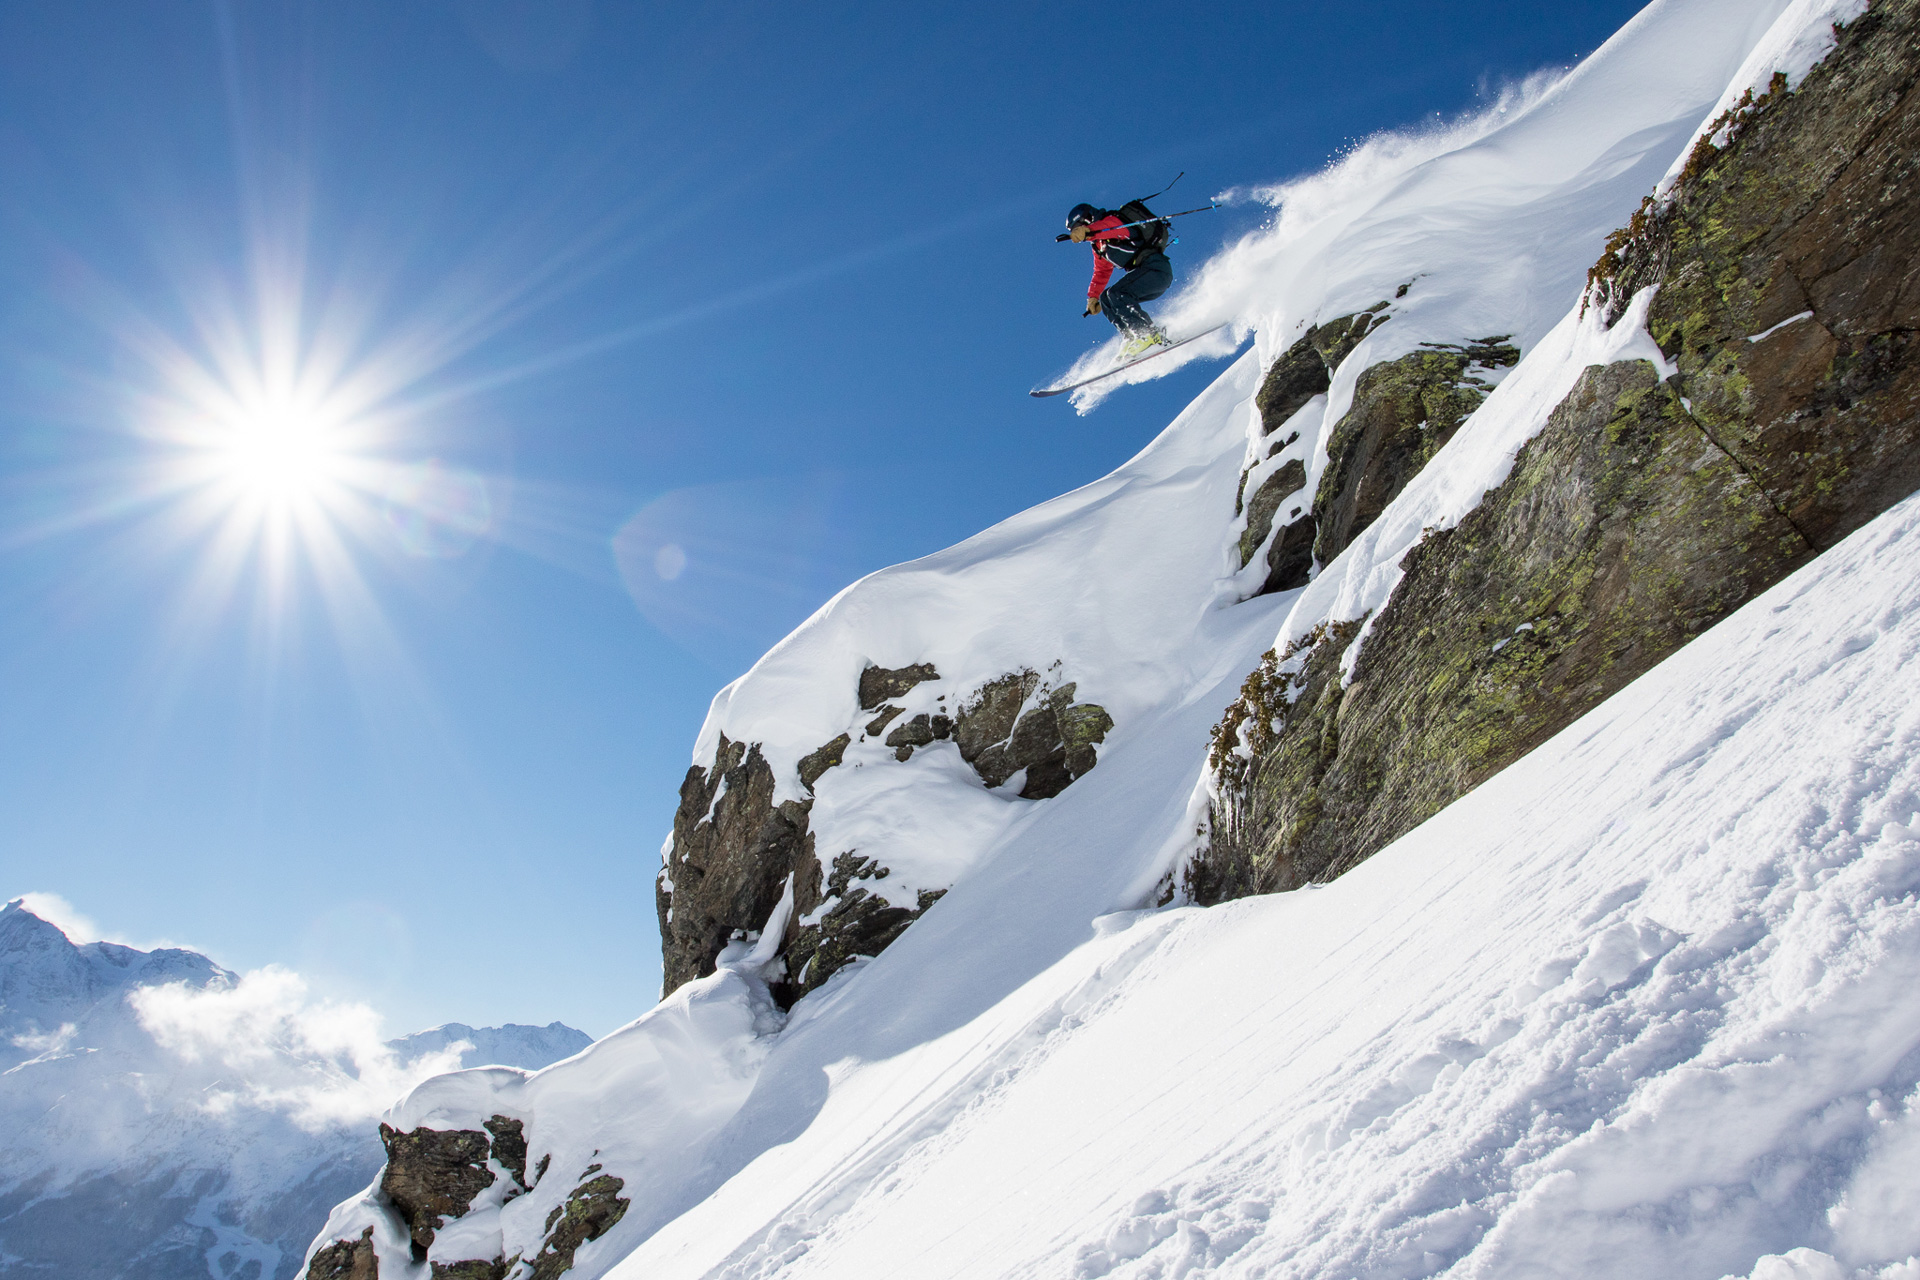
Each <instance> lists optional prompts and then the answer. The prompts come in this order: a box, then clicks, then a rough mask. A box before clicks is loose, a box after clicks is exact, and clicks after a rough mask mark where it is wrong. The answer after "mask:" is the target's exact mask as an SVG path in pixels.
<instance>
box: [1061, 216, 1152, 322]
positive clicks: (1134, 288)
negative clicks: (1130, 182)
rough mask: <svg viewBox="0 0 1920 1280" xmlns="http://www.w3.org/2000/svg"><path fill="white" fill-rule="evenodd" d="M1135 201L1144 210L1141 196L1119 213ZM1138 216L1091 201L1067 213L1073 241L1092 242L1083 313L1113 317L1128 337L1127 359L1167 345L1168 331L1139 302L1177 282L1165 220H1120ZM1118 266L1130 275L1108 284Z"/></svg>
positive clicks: (1068, 230) (1112, 319)
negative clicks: (1169, 257)
mask: <svg viewBox="0 0 1920 1280" xmlns="http://www.w3.org/2000/svg"><path fill="white" fill-rule="evenodd" d="M1133 205H1138V206H1139V210H1140V212H1142V213H1145V211H1146V206H1145V205H1144V204H1140V202H1138V201H1134V202H1132V204H1131V205H1129V206H1128V207H1127V208H1124V209H1122V210H1121V212H1122V213H1129V212H1132V211H1133ZM1147 216H1148V217H1151V215H1150V214H1148V215H1147ZM1135 221H1138V219H1136V218H1123V217H1121V216H1120V214H1119V213H1113V212H1110V211H1108V210H1106V209H1096V208H1094V207H1093V206H1092V205H1090V204H1077V205H1075V206H1073V208H1072V209H1071V210H1069V211H1068V213H1067V235H1068V237H1069V238H1070V239H1072V240H1073V242H1074V243H1075V244H1079V243H1082V242H1084V241H1091V242H1092V243H1093V282H1092V283H1091V284H1089V285H1088V286H1087V309H1086V311H1085V312H1083V313H1082V314H1084V315H1089V316H1091V315H1098V314H1102V313H1104V314H1105V315H1106V317H1107V319H1109V320H1111V321H1113V324H1114V327H1115V328H1116V329H1118V330H1120V332H1121V334H1122V335H1123V336H1124V337H1125V338H1126V345H1125V346H1123V347H1122V348H1121V350H1120V356H1121V358H1122V359H1123V360H1131V359H1132V358H1134V357H1135V356H1138V355H1140V354H1141V353H1142V352H1144V351H1147V350H1149V349H1150V348H1153V347H1158V346H1164V345H1166V343H1167V335H1166V334H1164V333H1162V332H1160V328H1159V326H1158V325H1156V324H1154V323H1153V318H1152V317H1151V316H1149V315H1148V314H1147V312H1146V308H1144V307H1142V306H1141V305H1140V304H1141V303H1143V302H1152V301H1153V300H1154V299H1155V298H1157V297H1159V296H1160V295H1161V294H1163V293H1165V292H1166V291H1167V290H1168V288H1169V287H1171V286H1172V284H1173V264H1172V263H1171V262H1168V261H1167V255H1166V253H1165V252H1164V250H1165V249H1166V245H1167V231H1168V227H1167V224H1166V223H1165V222H1162V221H1150V222H1147V223H1146V224H1145V225H1143V226H1131V227H1128V226H1123V225H1122V224H1123V223H1127V222H1135ZM1115 267H1119V268H1120V269H1121V270H1123V271H1125V272H1126V274H1125V275H1123V276H1121V277H1120V280H1119V282H1118V283H1116V284H1114V285H1112V286H1109V285H1108V284H1107V281H1108V280H1110V279H1112V278H1113V269H1114V268H1115Z"/></svg>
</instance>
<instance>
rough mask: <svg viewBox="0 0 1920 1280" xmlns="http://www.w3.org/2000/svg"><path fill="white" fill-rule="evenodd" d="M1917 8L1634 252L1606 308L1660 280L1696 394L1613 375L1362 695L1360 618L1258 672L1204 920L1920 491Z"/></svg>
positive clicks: (1696, 164)
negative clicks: (1210, 908) (1211, 910)
mask: <svg viewBox="0 0 1920 1280" xmlns="http://www.w3.org/2000/svg"><path fill="white" fill-rule="evenodd" d="M1917 9H1920V0H1886V2H1884V3H1878V4H1876V5H1875V6H1874V7H1873V8H1872V9H1871V10H1870V11H1869V12H1868V13H1867V14H1866V15H1865V16H1864V17H1862V18H1861V19H1860V20H1859V21H1857V22H1855V23H1854V24H1853V25H1852V26H1851V27H1849V28H1847V29H1846V30H1844V31H1843V32H1841V33H1840V39H1839V45H1838V48H1837V50H1836V52H1835V54H1834V55H1833V56H1831V57H1829V59H1828V60H1827V61H1826V62H1825V63H1823V64H1822V65H1821V66H1819V67H1817V68H1815V69H1814V71H1813V72H1812V73H1810V74H1809V76H1808V77H1807V79H1806V81H1805V83H1803V84H1802V86H1801V87H1800V88H1799V89H1798V90H1796V91H1793V92H1788V91H1787V90H1786V87H1785V85H1784V83H1783V82H1781V81H1778V80H1776V81H1775V82H1774V84H1773V86H1772V87H1771V88H1770V90H1769V91H1768V92H1767V93H1766V94H1764V95H1762V96H1760V97H1754V98H1750V99H1749V100H1748V101H1745V102H1743V103H1742V105H1741V106H1740V107H1739V108H1738V109H1737V111H1736V113H1734V114H1733V115H1730V116H1729V117H1728V118H1726V119H1724V120H1722V121H1720V122H1718V124H1717V125H1716V128H1715V129H1714V130H1712V131H1710V133H1709V136H1708V138H1707V139H1704V140H1703V142H1702V145H1701V146H1698V147H1696V148H1695V150H1694V152H1693V154H1692V156H1691V158H1690V162H1689V164H1688V165H1687V168H1686V173H1685V174H1684V175H1683V177H1682V179H1681V181H1680V182H1679V183H1678V184H1677V185H1676V187H1675V189H1674V190H1673V191H1672V192H1671V193H1670V198H1669V199H1668V200H1666V201H1664V202H1650V203H1649V204H1647V205H1645V206H1643V208H1642V210H1641V212H1640V213H1639V214H1638V215H1636V217H1635V219H1634V221H1633V222H1632V223H1631V224H1630V225H1629V226H1628V227H1627V228H1625V229H1624V230H1623V232H1622V233H1620V234H1618V235H1616V236H1615V237H1614V239H1613V240H1612V241H1610V242H1609V245H1608V249H1607V254H1606V256H1605V257H1603V258H1602V260H1601V263H1600V265H1599V266H1598V267H1596V274H1595V276H1594V277H1593V283H1592V288H1593V290H1594V292H1593V294H1592V295H1591V297H1592V298H1593V300H1595V301H1596V302H1598V303H1600V304H1602V305H1604V306H1605V307H1607V311H1606V312H1604V313H1603V314H1604V315H1605V316H1606V317H1607V318H1609V319H1611V318H1614V317H1617V315H1618V314H1619V308H1620V307H1622V306H1623V305H1624V301H1625V300H1626V299H1628V298H1630V297H1632V296H1633V295H1634V293H1636V292H1637V291H1638V290H1639V289H1641V288H1644V287H1647V286H1649V285H1658V286H1659V289H1658V292H1657V293H1656V294H1655V296H1654V298H1653V301H1652V305H1651V307H1650V310H1649V318H1648V327H1649V329H1650V331H1651V333H1652V335H1653V337H1654V339H1655V340H1656V341H1657V342H1658V343H1659V344H1660V346H1661V348H1662V350H1663V351H1664V352H1665V353H1666V355H1667V357H1668V359H1669V360H1671V361H1672V362H1673V364H1674V366H1675V369H1676V370H1677V371H1676V372H1675V373H1674V374H1673V376H1671V377H1670V378H1668V379H1666V380H1665V381H1663V380H1662V379H1661V377H1660V375H1659V372H1658V371H1656V370H1655V369H1654V368H1653V367H1652V366H1651V365H1650V364H1648V363H1647V362H1645V361H1629V362H1623V363H1620V364H1616V365H1612V366H1607V367H1597V366H1596V367H1595V368H1592V369H1589V370H1587V371H1586V373H1585V374H1584V375H1583V376H1582V377H1581V379H1580V381H1579V383H1578V384H1577V385H1576V387H1575V388H1574V390H1573V391H1572V392H1571V393H1570V394H1569V395H1568V397H1567V398H1566V399H1565V400H1564V401H1563V402H1562V403H1561V404H1560V405H1559V406H1558V407H1557V408H1556V409H1555V410H1554V411H1553V413H1552V414H1551V415H1550V417H1549V419H1548V422H1547V424H1546V425H1545V427H1544V428H1543V430H1542V431H1541V432H1540V434H1539V435H1537V436H1536V437H1535V438H1534V439H1533V440H1532V441H1531V442H1529V444H1528V445H1527V446H1526V447H1525V448H1524V449H1523V450H1522V451H1521V453H1520V455H1519V457H1518V458H1517V459H1516V460H1515V464H1514V467H1513V469H1512V472H1511V473H1510V475H1509V476H1508V478H1507V480H1506V481H1505V482H1504V483H1503V484H1501V485H1500V486H1499V487H1498V488H1496V489H1494V490H1492V491H1490V492H1489V493H1488V494H1487V495H1486V497H1485V498H1484V499H1483V500H1482V502H1481V504H1480V505H1479V507H1478V508H1476V509H1475V510H1474V511H1473V512H1471V513H1469V515H1468V516H1467V517H1466V518H1464V519H1463V520H1462V521H1461V522H1460V524H1459V525H1458V526H1457V527H1455V528H1453V529H1448V530H1436V531H1431V532H1430V533H1429V535H1428V536H1427V537H1426V538H1425V539H1423V540H1422V541H1421V542H1420V543H1419V544H1418V545H1417V546H1416V547H1415V548H1414V549H1413V550H1412V551H1410V552H1409V553H1408V555H1407V556H1406V558H1405V559H1404V560H1403V561H1402V564H1401V570H1402V573H1403V575H1404V576H1403V579H1402V581H1401V583H1400V585H1399V586H1398V588H1396V590H1395V592H1394V594H1393V596H1392V597H1391V598H1390V599H1389V600H1388V602H1387V604H1386V606H1385V608H1384V609H1383V610H1382V612H1381V614H1380V615H1379V617H1378V618H1377V619H1375V620H1374V623H1373V626H1372V628H1371V631H1370V633H1369V635H1368V637H1367V639H1366V641H1365V644H1364V646H1363V647H1362V648H1361V650H1360V652H1359V654H1358V657H1357V660H1356V661H1355V662H1353V664H1352V667H1351V679H1350V680H1343V679H1342V677H1341V675H1340V668H1341V658H1342V655H1344V654H1345V652H1346V649H1347V648H1348V646H1349V645H1350V644H1351V643H1352V637H1353V636H1354V635H1355V634H1357V632H1358V627H1359V625H1360V624H1359V623H1358V622H1357V621H1355V622H1342V623H1338V624H1335V625H1334V626H1330V627H1328V628H1327V629H1326V631H1325V632H1324V633H1320V634H1317V636H1315V637H1309V640H1311V641H1312V643H1311V644H1310V645H1309V647H1307V648H1306V649H1305V650H1304V651H1303V652H1298V653H1290V654H1288V655H1286V656H1285V661H1282V660H1281V659H1279V658H1275V659H1273V660H1272V661H1270V662H1266V663H1263V664H1262V667H1261V668H1260V669H1259V670H1257V671H1256V672H1255V673H1254V674H1253V676H1251V677H1249V680H1248V683H1247V686H1246V688H1245V689H1244V690H1243V693H1242V695H1241V698H1240V699H1239V700H1237V701H1236V703H1235V704H1234V707H1233V708H1230V709H1229V712H1228V714H1227V717H1226V718H1225V719H1224V720H1223V721H1222V723H1221V726H1220V728H1219V729H1218V730H1216V736H1215V751H1214V756H1215V765H1214V773H1215V777H1216V780H1217V782H1218V784H1219V789H1220V790H1219V794H1220V801H1219V803H1218V804H1217V805H1216V807H1215V811H1214V814H1213V824H1212V840H1211V844H1210V847H1209V848H1207V849H1206V850H1204V851H1203V852H1202V853H1201V854H1199V855H1198V856H1197V857H1196V859H1195V860H1194V861H1193V863H1192V864H1191V866H1190V867H1189V868H1188V870H1187V876H1186V883H1187V888H1188V891H1189V893H1190V894H1191V895H1192V896H1193V897H1194V898H1195V899H1196V900H1198V901H1201V902H1211V901H1219V900H1221V899H1223V898H1229V897H1235V896H1240V895H1243V894H1247V893H1256V892H1264V891H1269V890H1274V889H1285V888H1291V887H1295V886H1298V885H1301V884H1305V883H1308V882H1310V881H1314V880H1324V879H1327V878H1330V877H1332V876H1335V875H1338V874H1339V873H1341V872H1342V871H1344V870H1346V869H1348V868H1350V867H1352V866H1353V865H1355V864H1357V863H1358V862H1359V861H1361V860H1362V859H1364V858H1366V857H1367V856H1369V855H1370V854H1372V853H1373V852H1375V851H1376V850H1378V849H1379V848H1381V847H1382V846H1383V845H1385V844H1386V843H1388V842H1389V841H1391V840H1392V839H1394V838H1395V837H1397V836H1398V835H1400V834H1402V833H1404V832H1405V831H1407V830H1409V829H1411V828H1412V827H1413V826H1415V825H1416V824H1418V823H1419V822H1420V821H1422V820H1423V819H1425V818H1426V817H1428V816H1429V815H1431V814H1432V813H1434V812H1436V811H1437V810H1439V809H1440V808H1441V807H1443V806H1444V805H1446V804H1447V803H1449V802H1450V801H1451V800H1453V799H1454V798H1456V797H1457V796H1459V795H1460V794H1462V793H1463V792H1465V791H1466V790H1468V789H1469V788H1471V787H1473V786H1474V785H1476V784H1477V783H1478V782H1480V781H1481V780H1483V779H1484V778H1486V777H1488V776H1490V775H1491V774H1492V773H1494V772H1495V771H1497V770H1499V769H1501V768H1503V767H1504V766H1505V765H1507V764H1509V763H1511V762H1512V761H1513V760H1515V759H1517V758H1519V757H1520V756H1521V755H1523V754H1525V753H1526V752H1527V751H1528V750H1530V749H1531V748H1532V747H1533V746H1535V745H1537V744H1538V743H1539V742H1541V741H1543V740H1544V739H1545V738H1546V737H1548V736H1550V735H1551V734H1553V733H1554V732H1557V731H1558V730H1559V729H1561V728H1564V727H1565V726H1566V725H1567V724H1569V723H1571V722H1572V721H1573V720H1574V719H1575V718H1577V717H1578V716H1579V715H1580V714H1582V713H1583V712H1585V711H1586V710H1588V709H1589V708H1591V707H1592V706H1594V705H1595V704H1597V703H1598V702H1599V701H1600V700H1602V699H1603V698H1605V697H1606V696H1608V695H1609V694H1610V693H1612V692H1614V691H1615V690H1617V689H1619V688H1620V687H1622V686H1623V685H1625V684H1626V683H1627V682H1628V681H1630V680H1631V679H1633V678H1634V677H1635V676H1638V675H1639V674H1641V673H1642V672H1644V671H1646V670H1647V669H1648V668H1650V667H1651V666H1653V665H1654V664H1655V663H1657V662H1658V661H1659V660H1660V659H1661V658H1663V657H1665V656H1666V655H1667V654H1669V653H1671V652H1672V651H1673V650H1674V649H1676V648H1677V647H1679V646H1680V645H1682V644H1684V643H1686V641H1687V640H1689V639H1690V638H1692V637H1693V636H1695V635H1697V634H1699V632H1700V631H1702V630H1704V629H1705V628H1706V627H1708V626H1711V625H1712V624H1713V623H1714V622H1716V621H1718V620H1719V619H1720V618H1722V617H1724V616H1725V615H1726V614H1727V613H1729V612H1730V611H1732V610H1733V609H1735V608H1737V607H1738V606H1739V605H1740V604H1742V603H1744V602H1745V601H1746V600H1748V599H1750V598H1751V597H1752V596H1753V595H1754V594H1756V593H1757V592H1759V591H1760V590H1763V589H1764V588H1765V587H1767V586H1768V585H1770V584H1772V583H1773V582H1776V581H1778V580H1779V579H1780V578H1781V577H1783V576H1785V575H1786V574H1787V573H1788V572H1790V571H1791V570H1792V569H1794V568H1795V567H1797V566H1798V565H1799V564H1800V563H1802V562H1804V561H1805V560H1806V559H1808V558H1810V557H1811V556H1812V555H1814V554H1816V553H1817V552H1818V551H1820V550H1823V549H1825V548H1826V547H1829V546H1831V545H1833V544H1834V543H1835V542H1837V541H1838V540H1839V539H1840V538H1842V537H1844V536H1845V535H1846V534H1847V533H1849V532H1851V531H1853V530H1854V529H1857V528H1858V527H1860V526H1861V525H1862V524H1864V523H1865V522H1866V521H1868V520H1870V519H1872V518H1873V517H1874V516H1875V515H1877V514H1879V513H1880V512H1881V511H1884V510H1886V509H1887V508H1888V507H1889V506H1891V505H1893V503H1895V502H1897V501H1899V500H1900V499H1901V498H1903V497H1905V496H1907V495H1908V494H1909V493H1911V492H1913V491H1914V490H1915V489H1916V488H1917V487H1920V447H1916V446H1920V361H1916V360H1915V359H1914V358H1913V351H1912V348H1913V334H1914V332H1915V329H1916V328H1920V315H1917V312H1920V290H1916V289H1915V288H1914V287H1913V285H1912V267H1911V264H1912V263H1913V262H1915V261H1920V199H1916V196H1920V192H1917V191H1916V189H1915V183H1916V180H1917V179H1916V167H1915V166H1914V164H1913V162H1912V157H1913V156H1914V155H1915V154H1920V104H1916V103H1915V101H1914V95H1913V93H1912V92H1911V91H1912V88H1913V85H1914V81H1915V78H1916V63H1920V56H1917V55H1916V52H1915V51H1916V49H1920V20H1916V10H1917ZM1715 137H1718V138H1720V141H1714V140H1713V139H1714V138H1715ZM1374 372H1375V371H1374V370H1370V371H1369V374H1372V373H1374ZM1366 381H1367V376H1364V375H1363V378H1362V382H1363V383H1365V382H1366ZM1356 402H1357V398H1356ZM1342 426H1343V427H1344V426H1345V423H1344V422H1343V424H1342ZM1335 434H1336V437H1337V436H1338V435H1339V434H1340V433H1339V431H1338V430H1336V433H1335ZM1375 456H1376V458H1377V457H1378V456H1379V455H1375ZM1368 469H1369V467H1368V466H1367V465H1363V466H1362V467H1361V471H1362V473H1363V475H1362V476H1361V479H1360V480H1359V482H1358V484H1357V485H1354V486H1352V491H1354V492H1359V491H1361V490H1362V489H1364V487H1365V485H1366V484H1367V483H1369V478H1368V477H1367V476H1366V475H1365V474H1364V473H1365V472H1367V471H1368ZM1332 475H1333V468H1332V466H1331V465H1330V467H1329V479H1331V477H1332ZM1381 483H1383V484H1384V485H1386V487H1391V484H1390V479H1389V480H1387V481H1383V482H1381ZM1321 491H1322V494H1325V493H1326V492H1327V482H1325V481H1323V484H1322V490H1321ZM1320 508H1321V504H1320V503H1319V502H1316V509H1317V510H1316V515H1317V516H1318V515H1320ZM1321 518H1322V519H1324V516H1321ZM1349 536H1351V535H1349Z"/></svg>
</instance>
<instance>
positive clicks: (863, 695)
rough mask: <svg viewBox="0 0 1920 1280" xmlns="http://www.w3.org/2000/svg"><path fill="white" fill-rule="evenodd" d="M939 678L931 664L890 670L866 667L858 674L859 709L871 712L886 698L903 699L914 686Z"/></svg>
mask: <svg viewBox="0 0 1920 1280" xmlns="http://www.w3.org/2000/svg"><path fill="white" fill-rule="evenodd" d="M939 678H940V673H939V672H938V671H935V670H934V669H933V664H932V663H931V662H917V663H915V664H914V665H912V666H910V667H895V668H892V669H889V668H887V667H868V668H867V669H866V670H864V671H862V672H861V673H860V709H861V710H862V711H872V710H873V709H874V708H875V707H878V706H879V705H880V704H881V703H883V702H885V701H886V700H887V699H888V698H904V697H906V696H907V693H908V691H910V690H911V689H912V688H913V687H914V686H915V685H917V684H923V683H925V682H926V681H928V680H938V679H939Z"/></svg>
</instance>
